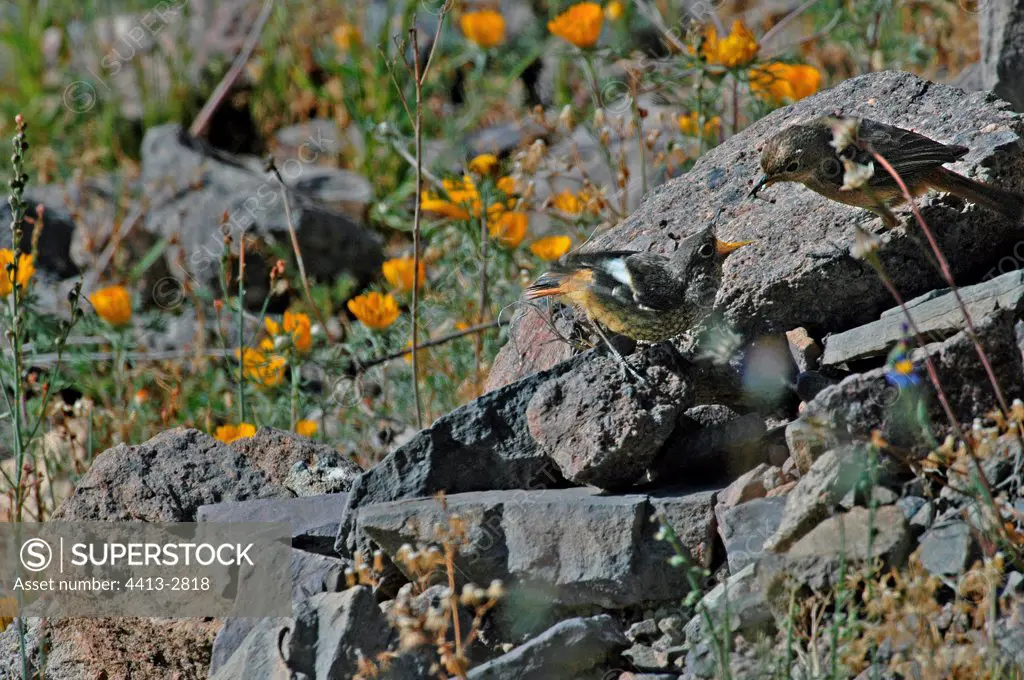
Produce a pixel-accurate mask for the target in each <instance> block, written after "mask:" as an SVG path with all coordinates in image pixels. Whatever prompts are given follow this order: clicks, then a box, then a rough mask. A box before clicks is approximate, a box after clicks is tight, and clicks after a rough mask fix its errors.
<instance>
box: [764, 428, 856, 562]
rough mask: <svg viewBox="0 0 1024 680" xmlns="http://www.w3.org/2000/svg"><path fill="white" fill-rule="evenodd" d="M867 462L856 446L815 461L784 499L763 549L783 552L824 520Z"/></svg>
mask: <svg viewBox="0 0 1024 680" xmlns="http://www.w3.org/2000/svg"><path fill="white" fill-rule="evenodd" d="M867 460H868V459H867V450H866V449H865V448H864V447H860V446H844V447H841V448H838V449H833V450H831V451H829V452H827V453H826V454H824V455H823V456H821V457H820V458H818V460H816V461H815V462H814V465H812V466H811V469H810V470H809V471H808V472H807V474H806V475H804V476H803V477H801V478H800V481H798V482H797V483H796V487H795V488H794V489H793V491H792V492H791V493H790V494H789V495H788V496H786V508H785V510H784V511H783V513H782V520H781V521H780V523H779V528H778V529H777V530H776V531H775V533H774V534H772V536H771V537H770V538H769V539H768V540H767V541H766V542H765V544H764V549H765V550H767V551H774V552H785V551H786V550H787V549H788V548H789V547H790V546H791V545H793V544H794V543H795V542H796V541H798V540H799V539H800V538H801V537H803V536H804V535H806V534H807V532H809V531H811V530H812V529H813V528H814V527H815V526H817V525H818V524H819V523H820V522H821V521H823V520H824V519H826V518H827V517H828V516H829V515H830V514H831V512H832V508H833V507H834V506H835V505H836V504H838V503H839V500H840V499H841V498H842V497H843V496H845V495H846V492H847V491H849V490H850V489H852V488H853V487H854V485H855V484H856V483H857V481H858V480H859V479H860V478H861V475H862V474H863V473H864V471H865V469H866V466H867Z"/></svg>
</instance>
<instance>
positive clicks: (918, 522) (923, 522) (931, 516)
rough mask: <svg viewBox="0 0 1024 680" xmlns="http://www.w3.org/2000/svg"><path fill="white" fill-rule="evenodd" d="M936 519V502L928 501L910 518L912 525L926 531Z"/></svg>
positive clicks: (917, 529) (918, 529) (916, 528)
mask: <svg viewBox="0 0 1024 680" xmlns="http://www.w3.org/2000/svg"><path fill="white" fill-rule="evenodd" d="M934 520H935V504H934V503H932V502H931V501H928V502H927V503H925V504H924V505H922V506H921V507H920V509H918V511H917V512H915V513H914V516H913V517H911V518H910V526H911V527H912V528H913V529H914V530H915V531H919V532H920V531H924V530H925V529H927V528H928V527H930V526H931V525H932V522H933V521H934Z"/></svg>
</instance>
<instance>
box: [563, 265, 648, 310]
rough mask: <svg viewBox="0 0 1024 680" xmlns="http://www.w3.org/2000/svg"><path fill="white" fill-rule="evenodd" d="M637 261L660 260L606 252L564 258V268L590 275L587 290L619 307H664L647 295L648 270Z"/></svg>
mask: <svg viewBox="0 0 1024 680" xmlns="http://www.w3.org/2000/svg"><path fill="white" fill-rule="evenodd" d="M638 258H640V259H646V258H660V259H664V258H661V256H658V255H651V254H650V253H641V252H638V251H635V250H606V251H601V252H594V253H576V254H573V255H571V256H569V257H568V258H566V261H565V264H564V266H565V267H567V268H571V269H586V270H590V271H591V272H593V278H592V280H591V283H590V289H591V291H592V292H593V293H594V294H595V295H599V296H605V297H609V298H612V299H614V300H616V301H618V302H620V303H622V304H627V305H639V306H640V307H644V308H647V309H651V310H657V309H661V308H663V307H664V304H661V303H659V302H656V301H655V300H654V299H652V298H651V296H649V295H646V294H645V291H646V290H647V287H646V286H645V280H646V278H647V274H646V272H647V271H649V269H650V268H649V267H638V266H637V265H638V263H639V260H638Z"/></svg>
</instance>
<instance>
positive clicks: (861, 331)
mask: <svg viewBox="0 0 1024 680" xmlns="http://www.w3.org/2000/svg"><path fill="white" fill-rule="evenodd" d="M959 292H960V298H961V300H963V303H964V305H965V306H966V307H967V311H968V312H969V313H970V315H971V318H973V319H981V318H984V317H985V316H988V315H989V314H991V313H993V312H995V311H996V310H1000V309H1002V310H1013V311H1014V312H1019V311H1020V310H1021V309H1022V308H1024V271H1020V270H1018V271H1012V272H1009V273H1007V274H1003V275H1001V276H997V277H996V278H994V279H989V280H988V281H985V282H983V283H979V284H976V285H973V286H965V287H964V288H961V289H960V291H959ZM907 310H908V311H909V312H910V317H911V318H912V319H913V320H914V322H915V323H916V324H917V327H918V328H919V329H920V330H921V333H922V334H924V335H925V337H926V339H927V341H928V342H941V341H943V340H945V339H946V338H949V337H950V336H952V335H956V334H957V333H959V332H960V331H962V330H963V329H964V327H965V322H964V317H963V314H962V313H961V311H960V306H959V305H958V304H957V301H956V297H955V296H954V295H953V293H952V291H950V290H949V289H948V288H947V289H944V290H936V291H932V292H930V293H926V294H925V295H922V296H920V297H917V298H915V299H913V300H910V301H908V302H907ZM905 323H906V318H905V317H904V315H903V311H902V310H901V309H900V308H899V307H893V308H891V309H888V310H886V311H884V312H882V315H881V317H880V318H879V319H878V321H872V322H871V323H869V324H865V325H863V326H858V327H857V328H851V329H850V330H848V331H845V332H843V333H837V334H835V335H830V336H828V337H827V338H825V354H824V356H823V357H822V360H821V363H822V365H824V366H832V365H836V364H843V363H846V362H848V361H859V360H861V359H869V358H874V357H881V356H885V354H886V353H887V352H888V351H889V349H890V348H891V347H892V345H893V344H894V343H896V342H897V341H898V340H900V339H901V338H903V336H904V333H903V327H904V324H905Z"/></svg>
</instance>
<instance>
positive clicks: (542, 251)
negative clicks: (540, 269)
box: [530, 236, 572, 261]
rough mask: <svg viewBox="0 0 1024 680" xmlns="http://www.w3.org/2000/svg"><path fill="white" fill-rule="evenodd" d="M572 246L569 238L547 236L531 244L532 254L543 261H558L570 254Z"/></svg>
mask: <svg viewBox="0 0 1024 680" xmlns="http://www.w3.org/2000/svg"><path fill="white" fill-rule="evenodd" d="M571 245H572V239H571V238H569V237H568V236H547V237H545V238H542V239H540V240H537V241H534V242H533V243H532V244H530V252H531V253H533V254H534V255H536V256H537V257H539V258H540V259H542V260H548V261H551V260H557V259H558V258H560V257H561V256H562V255H565V254H566V253H567V252H569V246H571Z"/></svg>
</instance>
